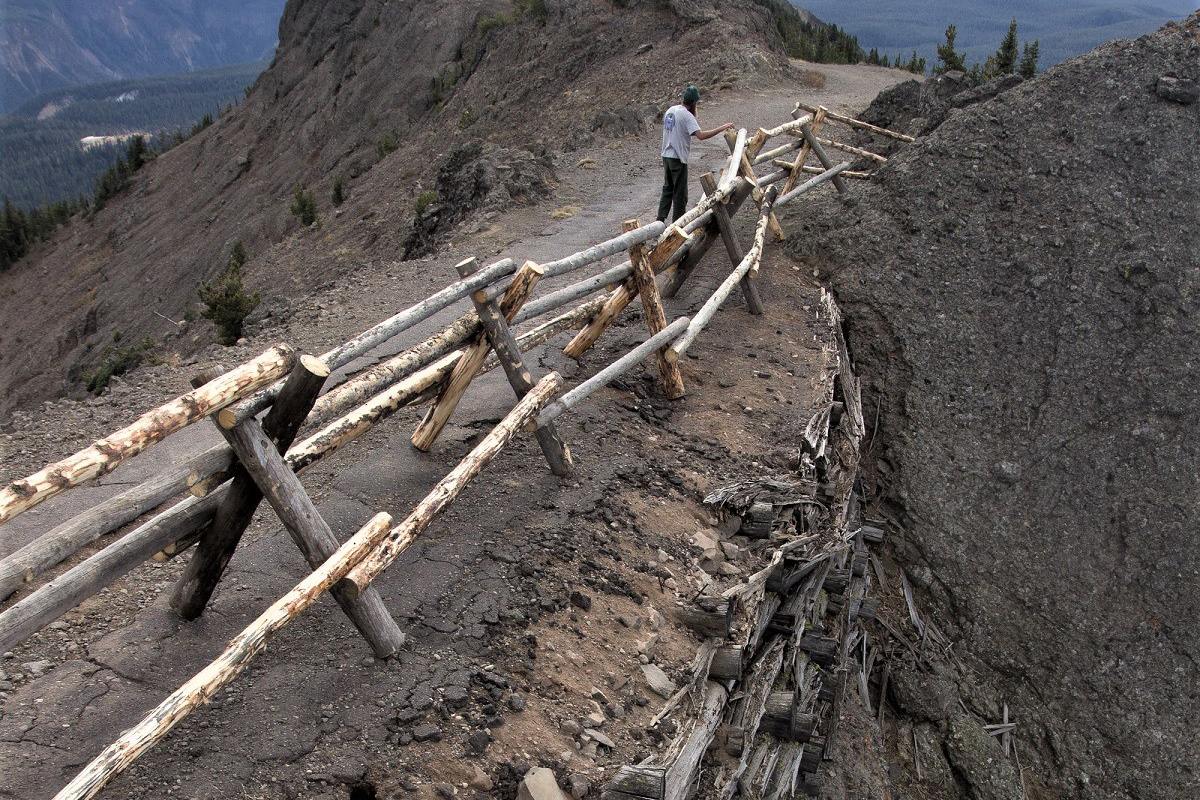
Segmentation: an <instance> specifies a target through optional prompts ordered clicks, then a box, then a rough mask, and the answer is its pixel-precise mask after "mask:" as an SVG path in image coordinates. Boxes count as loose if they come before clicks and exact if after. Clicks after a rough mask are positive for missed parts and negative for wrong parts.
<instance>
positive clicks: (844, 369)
mask: <svg viewBox="0 0 1200 800" xmlns="http://www.w3.org/2000/svg"><path fill="white" fill-rule="evenodd" d="M824 300H825V309H826V313H827V316H828V322H829V329H830V334H831V339H832V342H831V344H830V346H829V348H828V353H827V355H828V357H829V361H830V363H831V364H832V365H833V367H832V368H831V370H830V372H829V374H828V375H827V376H826V377H827V380H826V381H825V382H824V385H823V387H822V388H823V392H824V396H823V397H822V404H821V408H820V409H819V411H818V413H817V414H816V415H814V419H813V421H812V422H811V423H810V424H809V426H808V428H807V429H806V432H805V437H806V438H805V444H804V456H803V458H802V464H801V474H800V475H798V476H796V477H795V478H794V479H789V480H786V481H785V480H777V479H765V478H755V479H752V480H748V481H743V482H740V483H738V484H735V485H733V486H730V487H726V488H725V489H724V490H721V491H719V492H714V493H713V494H712V495H710V496H709V498H707V500H708V501H709V502H710V504H711V505H713V506H714V507H717V508H720V509H722V510H723V511H724V512H725V513H735V514H737V515H739V516H741V517H742V519H743V527H742V532H743V533H748V532H752V533H756V535H765V536H770V537H771V539H770V543H771V545H772V547H771V550H770V551H769V552H770V553H771V555H770V558H769V559H768V562H767V564H766V565H765V566H764V567H763V568H762V569H761V570H759V572H757V573H755V574H754V575H752V576H750V577H749V578H748V579H746V580H745V581H744V582H741V583H738V584H735V585H733V586H729V587H727V588H725V589H724V590H723V591H720V592H716V591H714V589H713V588H711V587H710V588H709V589H708V590H706V592H705V594H702V595H701V596H700V597H697V598H695V600H693V601H692V602H690V603H687V604H683V605H681V606H680V607H679V608H678V609H677V612H676V619H677V620H678V621H680V622H682V623H683V624H685V625H686V626H687V627H688V628H689V629H691V630H692V631H693V632H695V633H696V634H697V635H698V636H699V637H701V638H703V639H705V644H704V645H703V646H702V647H701V650H700V653H701V657H700V658H698V659H697V663H698V664H700V665H702V666H703V669H697V670H696V671H695V678H694V680H693V681H692V682H691V684H690V685H689V686H687V687H685V688H684V689H683V690H681V692H680V694H679V695H677V696H676V697H675V698H672V700H671V701H669V702H668V703H667V706H666V707H665V708H664V709H663V710H662V711H661V712H660V713H659V714H658V716H657V717H656V718H655V720H654V723H653V724H654V725H659V726H662V725H663V724H664V723H665V722H667V721H668V720H669V721H670V723H671V724H673V725H674V727H675V730H677V734H676V736H675V737H674V739H673V740H672V743H671V746H670V747H669V748H667V749H666V751H665V752H664V753H663V754H662V755H661V756H658V757H655V758H653V759H651V760H650V761H648V762H642V763H641V764H637V765H628V766H625V767H622V768H621V769H620V770H619V771H618V773H617V775H616V777H614V778H613V779H612V780H611V781H610V782H609V783H608V784H607V785H606V786H605V787H604V789H603V791H602V794H601V797H602V798H604V799H605V800H639V799H642V800H649V799H653V800H668V799H669V800H684V798H690V797H703V798H711V799H712V800H718V799H722V800H723V799H724V798H730V797H733V796H734V795H740V796H742V797H754V798H770V799H775V798H778V799H779V800H782V798H790V797H793V796H795V795H797V794H801V795H802V794H805V793H808V794H815V793H816V790H817V786H818V780H817V776H818V773H819V770H820V768H821V766H822V765H823V764H824V763H825V762H826V761H828V760H830V759H831V758H833V756H834V754H835V753H836V751H837V746H838V730H837V729H838V718H839V716H840V712H841V708H842V705H843V704H844V703H846V702H851V697H850V692H851V691H858V692H860V693H862V692H864V691H865V689H866V687H867V681H866V677H867V674H866V672H865V671H864V667H865V666H866V663H867V661H868V659H867V657H866V653H867V648H866V646H865V643H866V633H865V631H864V629H863V627H862V623H863V622H864V621H866V620H869V619H872V618H873V617H874V614H875V608H876V603H875V601H874V599H873V598H871V597H869V592H870V589H871V574H870V571H869V570H868V569H867V564H868V559H869V552H868V547H869V546H870V545H871V544H876V543H878V542H879V541H881V540H882V536H883V530H882V529H881V528H879V527H877V526H874V525H864V524H863V521H862V519H861V505H862V503H861V498H859V497H858V496H857V495H856V493H855V492H856V489H855V487H856V478H857V475H858V452H859V447H860V446H861V443H862V439H863V425H862V417H861V412H860V411H859V408H860V406H859V389H858V381H857V379H856V378H855V376H854V373H853V369H852V367H851V364H850V360H849V353H848V351H847V349H846V346H845V342H844V340H842V338H841V328H840V325H839V324H838V323H839V315H838V312H837V308H836V306H834V305H833V303H832V300H831V299H830V298H829V297H828V296H826V297H825V298H824ZM835 406H836V407H837V409H838V411H837V412H836V413H835V410H834V409H835ZM822 493H824V494H825V496H826V497H825V499H824V500H818V496H819V495H821V494H822ZM814 511H816V512H817V513H814ZM756 526H758V527H756ZM764 526H765V533H764V531H763V530H760V529H759V527H764ZM747 527H749V529H750V530H749V531H747ZM872 653H874V650H872ZM864 699H865V698H864ZM855 702H857V701H855Z"/></svg>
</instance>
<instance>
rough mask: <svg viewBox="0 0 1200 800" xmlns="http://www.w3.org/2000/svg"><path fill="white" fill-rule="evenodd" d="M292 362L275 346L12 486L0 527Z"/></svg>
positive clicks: (1, 502)
mask: <svg viewBox="0 0 1200 800" xmlns="http://www.w3.org/2000/svg"><path fill="white" fill-rule="evenodd" d="M294 357H295V354H294V352H293V351H292V348H291V347H289V346H287V345H285V344H277V345H275V346H274V347H272V348H270V349H268V350H267V351H266V352H265V353H263V354H262V355H260V356H259V357H258V358H256V359H254V360H253V361H249V362H247V363H245V364H243V365H241V366H240V367H238V368H237V369H235V370H233V371H231V372H227V373H226V374H224V375H222V376H221V377H219V378H217V379H216V380H214V381H212V382H210V383H208V384H206V385H204V386H202V387H200V388H198V389H193V390H192V391H190V392H188V393H187V394H184V395H181V396H179V397H177V398H175V399H174V400H172V401H171V402H169V403H166V404H164V405H161V406H159V407H158V408H156V409H154V410H152V411H148V412H146V413H145V414H143V415H142V416H141V417H139V418H138V419H137V421H135V422H134V423H133V424H131V425H128V426H126V427H124V428H122V429H121V430H119V431H117V432H116V433H113V434H110V435H109V436H106V437H104V438H103V439H100V440H99V441H97V442H95V443H94V444H92V445H91V446H90V447H88V448H85V449H83V450H80V451H79V452H78V453H76V454H75V455H72V456H69V457H67V458H64V459H63V460H61V461H59V462H57V463H54V464H50V465H48V466H46V467H44V468H43V469H41V470H40V471H38V472H35V473H34V474H33V475H30V476H29V477H27V478H22V479H20V480H16V481H13V482H12V483H10V484H9V485H8V486H6V487H5V488H4V489H3V490H0V523H2V522H5V521H7V520H9V519H12V518H13V517H14V516H16V515H17V514H20V513H21V512H22V511H26V510H28V509H30V508H33V507H34V506H36V505H37V504H38V503H41V502H42V501H43V500H46V499H47V498H50V497H53V496H54V495H56V494H58V493H59V492H62V491H64V490H66V489H69V488H70V487H72V486H78V485H79V484H81V483H83V482H84V481H87V480H90V479H92V478H96V477H99V476H101V475H106V474H108V473H109V472H112V471H113V470H114V469H116V468H117V467H119V466H120V465H121V464H123V463H124V462H126V461H128V460H129V459H131V458H133V457H134V456H136V455H137V454H138V453H140V452H142V451H143V450H145V449H146V448H147V447H149V446H150V445H152V444H154V443H155V442H157V441H161V440H162V439H164V438H166V437H167V436H169V435H170V434H172V433H174V432H175V431H177V430H179V429H180V428H183V427H186V426H188V425H191V424H192V423H193V422H196V421H197V420H199V419H202V418H204V417H206V416H208V415H209V414H211V413H213V412H214V411H217V410H219V409H220V408H222V407H224V406H226V405H228V404H230V403H232V402H234V401H235V400H237V399H238V398H241V397H245V396H246V395H247V394H250V393H251V392H254V391H256V390H257V389H259V388H260V387H262V386H265V385H267V384H269V383H271V382H272V381H274V380H275V379H276V378H278V377H280V376H281V375H283V374H284V373H285V372H287V371H288V370H289V369H291V366H292V361H293V359H294Z"/></svg>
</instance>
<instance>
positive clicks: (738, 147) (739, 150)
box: [709, 128, 746, 196]
mask: <svg viewBox="0 0 1200 800" xmlns="http://www.w3.org/2000/svg"><path fill="white" fill-rule="evenodd" d="M745 152H746V129H745V128H741V129H740V130H738V132H737V138H736V139H735V140H734V143H733V148H732V149H731V150H730V154H729V163H728V164H727V165H726V166H725V172H724V174H722V175H721V183H720V187H721V192H722V193H723V194H725V195H726V196H728V195H729V193H730V192H731V191H733V182H734V180H735V179H736V178H737V176H738V173H739V172H740V171H741V169H742V155H743V154H745ZM709 194H712V192H709Z"/></svg>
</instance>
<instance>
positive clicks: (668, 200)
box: [658, 86, 733, 222]
mask: <svg viewBox="0 0 1200 800" xmlns="http://www.w3.org/2000/svg"><path fill="white" fill-rule="evenodd" d="M698 102H700V90H699V89H697V88H696V87H695V86H689V87H687V89H686V90H685V91H684V93H683V102H682V103H680V104H679V105H675V106H671V107H670V108H668V109H667V113H666V114H664V115H663V138H662V160H663V188H662V199H660V200H659V201H658V221H659V222H666V221H667V214H669V213H671V210H672V206H673V207H674V213H673V214H672V215H671V219H679V218H680V217H681V216H683V212H684V211H685V210H687V199H688V188H687V182H688V175H687V165H688V152H689V151H690V150H691V149H692V137H693V136H695V137H696V138H697V139H699V140H701V141H703V140H705V139H711V138H712V137H714V136H716V135H717V134H719V133H724V132H725V131H727V130H729V129H730V128H732V127H733V123H732V122H726V123H725V124H723V125H718V126H717V127H715V128H713V129H711V130H707V131H702V130H700V123H699V122H697V121H696V104H697V103H698Z"/></svg>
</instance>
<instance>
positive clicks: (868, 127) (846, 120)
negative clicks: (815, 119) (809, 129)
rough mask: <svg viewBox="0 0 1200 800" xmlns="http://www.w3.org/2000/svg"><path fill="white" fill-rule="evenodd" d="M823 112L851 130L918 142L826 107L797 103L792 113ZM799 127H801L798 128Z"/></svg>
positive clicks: (902, 140) (828, 117)
mask: <svg viewBox="0 0 1200 800" xmlns="http://www.w3.org/2000/svg"><path fill="white" fill-rule="evenodd" d="M822 110H823V111H824V112H825V117H826V118H827V119H831V120H834V121H835V122H841V123H842V124H844V125H849V126H850V127H851V128H858V129H859V130H864V131H870V132H871V133H877V134H879V135H880V136H887V137H888V138H890V139H897V140H899V141H901V142H915V141H916V139H914V138H913V137H912V136H909V135H907V134H904V133H897V132H896V131H890V130H888V129H887V128H881V127H879V126H878V125H872V124H871V123H869V122H863V121H862V120H861V119H855V118H854V117H848V116H846V115H845V114H838V113H837V112H835V111H830V110H829V109H827V108H825V107H824V106H811V105H809V104H808V103H799V102H798V103H796V108H795V110H794V111H793V112H792V113H793V114H798V113H799V112H801V111H807V112H809V113H811V114H816V113H817V112H818V111H822ZM797 122H799V120H797ZM797 127H799V126H797Z"/></svg>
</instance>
